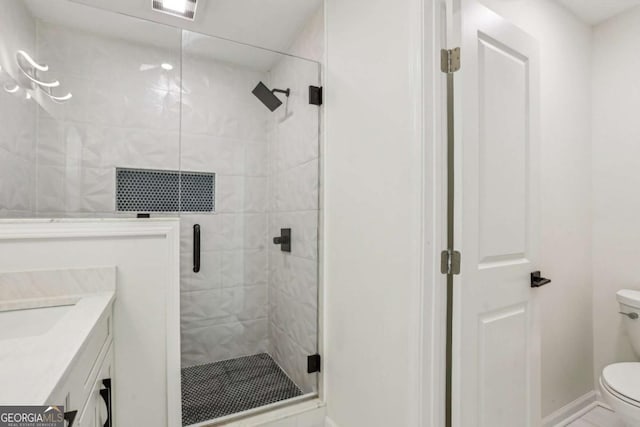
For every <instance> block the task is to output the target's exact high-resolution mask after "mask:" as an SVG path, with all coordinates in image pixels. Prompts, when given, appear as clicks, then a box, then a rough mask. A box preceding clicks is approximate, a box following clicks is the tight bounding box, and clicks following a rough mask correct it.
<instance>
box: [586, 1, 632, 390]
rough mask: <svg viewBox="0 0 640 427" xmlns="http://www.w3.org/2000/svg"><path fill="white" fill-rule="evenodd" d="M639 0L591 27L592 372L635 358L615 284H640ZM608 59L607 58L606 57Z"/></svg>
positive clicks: (597, 372) (622, 285)
mask: <svg viewBox="0 0 640 427" xmlns="http://www.w3.org/2000/svg"><path fill="white" fill-rule="evenodd" d="M639 22H640V8H636V9H634V10H633V11H628V12H625V13H623V14H621V15H619V16H617V17H614V18H612V19H610V20H609V21H606V22H604V23H602V24H600V25H599V26H597V27H596V28H595V29H594V46H593V62H592V63H593V116H592V117H593V121H592V129H593V285H594V286H593V312H594V344H595V358H594V359H595V360H594V362H595V363H594V377H595V378H598V377H599V376H600V373H601V372H602V368H603V367H604V366H606V365H608V364H610V363H614V362H621V361H636V360H637V357H636V356H635V355H634V354H633V351H632V349H631V346H630V343H629V339H628V337H627V336H626V332H625V330H624V328H623V324H622V319H621V316H620V315H619V314H618V311H619V310H618V309H619V307H618V303H617V301H616V295H615V294H616V291H618V290H619V289H625V288H628V289H640V263H639V262H638V254H639V253H640V251H639V249H638V242H640V219H639V217H638V212H640V196H639V194H640V193H639V191H638V188H640V174H639V173H638V170H640V121H639V120H638V114H640V91H638V85H637V84H635V82H637V80H638V76H639V75H640V58H639V57H638V55H636V54H633V52H636V51H637V49H638V46H639V45H640V26H639V25H638V23H639ZM612 64H613V65H612Z"/></svg>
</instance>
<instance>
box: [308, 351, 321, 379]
mask: <svg viewBox="0 0 640 427" xmlns="http://www.w3.org/2000/svg"><path fill="white" fill-rule="evenodd" d="M320 362H321V357H320V355H319V354H312V355H311V356H307V373H308V374H313V373H314V372H320Z"/></svg>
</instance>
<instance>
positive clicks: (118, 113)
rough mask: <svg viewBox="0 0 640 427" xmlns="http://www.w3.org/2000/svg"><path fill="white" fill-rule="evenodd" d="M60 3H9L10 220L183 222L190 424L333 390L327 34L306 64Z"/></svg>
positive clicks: (3, 109) (5, 65) (6, 151)
mask: <svg viewBox="0 0 640 427" xmlns="http://www.w3.org/2000/svg"><path fill="white" fill-rule="evenodd" d="M46 3H47V4H48V5H49V6H51V5H52V4H53V5H54V6H55V7H44V2H38V1H29V0H28V1H26V2H23V1H18V0H10V2H7V3H6V4H5V5H4V7H11V8H17V9H21V10H20V14H22V15H24V17H25V19H24V22H19V23H16V25H19V26H20V29H19V30H20V31H18V32H16V31H13V32H12V35H11V37H9V35H8V34H3V37H1V38H0V66H1V67H2V70H1V71H0V84H1V85H2V88H3V90H0V113H1V114H0V117H2V121H3V123H2V125H3V126H2V127H3V134H2V135H1V136H0V162H1V167H0V170H1V172H0V174H1V176H0V182H2V185H3V188H2V192H1V193H2V199H1V200H0V215H1V216H2V217H5V218H15V217H26V218H29V217H32V218H36V217H40V218H42V217H44V218H75V217H91V218H96V217H105V218H122V217H124V218H130V217H138V218H140V221H145V220H146V219H145V218H148V217H150V218H152V219H153V218H154V217H162V216H179V217H180V222H181V249H180V252H181V278H180V291H181V298H180V306H181V325H180V327H181V355H182V411H183V412H182V417H183V425H198V424H200V423H204V422H206V421H210V420H218V421H223V420H228V419H230V418H233V417H237V416H239V415H245V414H247V413H250V412H252V411H259V410H264V409H265V408H271V407H273V406H277V405H281V404H285V403H288V402H292V401H299V400H303V399H308V398H311V397H315V396H317V393H318V371H319V369H320V360H319V357H320V356H319V355H318V351H319V350H318V262H319V261H318V240H319V225H318V224H319V219H320V205H319V189H320V185H319V183H320V174H319V171H320V151H319V147H320V145H319V140H320V135H319V129H320V120H321V107H320V105H319V104H320V103H321V102H320V99H321V76H320V65H319V63H318V62H316V61H314V60H312V59H308V58H309V57H313V56H314V55H311V54H310V53H309V54H308V55H307V54H306V50H308V46H310V45H314V43H315V41H314V40H315V39H321V38H322V35H321V34H318V33H316V32H314V31H311V30H308V29H307V28H306V27H305V28H302V29H301V31H300V32H299V34H300V36H299V37H298V38H296V39H295V40H292V41H291V46H290V49H288V50H287V51H291V52H296V53H297V55H291V54H283V53H279V52H275V51H272V50H267V49H262V48H258V47H254V46H250V45H247V44H243V43H239V42H234V41H231V40H227V39H223V38H218V37H214V36H211V35H204V34H200V33H196V32H191V31H187V30H183V29H178V28H175V27H170V26H165V25H162V24H159V23H155V22H150V21H144V20H140V19H137V18H133V17H129V16H125V15H120V14H117V13H113V12H107V11H104V10H100V9H96V8H92V7H89V6H85V5H82V4H79V3H76V2H71V1H68V0H52V1H50V2H46ZM22 9H24V10H22ZM74 17H78V18H77V19H75V18H74ZM318 19H321V17H320V16H319V15H318V14H316V15H312V16H309V17H308V20H309V22H313V21H314V20H318ZM311 27H313V25H311ZM317 27H319V28H321V26H317ZM1 31H4V30H0V32H1ZM6 31H9V30H6ZM314 38H315V39H314ZM305 49H306V50H305ZM18 50H20V51H24V52H25V53H26V54H27V55H29V58H30V59H31V60H32V61H33V64H31V62H29V61H26V59H25V58H24V57H18V56H19V54H17V51H18ZM16 55H18V56H16ZM305 56H307V57H306V58H305ZM21 58H22V59H21ZM45 65H46V67H45ZM38 67H40V68H38ZM41 68H42V69H41ZM44 68H46V70H44ZM34 79H35V80H37V82H34V81H33V80H34ZM54 81H56V82H58V83H59V85H58V86H57V87H59V92H56V94H60V96H59V97H60V98H63V99H53V98H51V96H49V95H48V94H47V91H46V90H45V89H46V88H47V86H43V85H42V84H41V83H45V84H46V83H51V82H54ZM67 93H68V94H69V95H70V96H67V95H66V94H67ZM62 95H64V97H63V96H62ZM247 411H249V412H247Z"/></svg>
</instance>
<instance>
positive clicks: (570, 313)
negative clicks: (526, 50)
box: [484, 0, 594, 416]
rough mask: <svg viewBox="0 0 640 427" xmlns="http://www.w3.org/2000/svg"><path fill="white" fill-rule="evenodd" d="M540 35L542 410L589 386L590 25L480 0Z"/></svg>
mask: <svg viewBox="0 0 640 427" xmlns="http://www.w3.org/2000/svg"><path fill="white" fill-rule="evenodd" d="M484 3H485V4H487V6H489V7H491V8H492V9H494V10H495V11H496V12H498V13H499V14H501V15H502V16H504V17H506V18H507V19H508V20H510V21H511V22H512V23H514V24H515V25H517V26H519V27H521V28H523V29H524V30H525V31H527V32H528V33H530V34H531V35H533V36H534V37H535V38H536V39H537V40H538V41H539V42H540V52H541V70H540V71H541V81H540V84H541V127H542V128H541V159H540V161H541V162H540V165H541V179H542V182H541V187H540V190H541V203H542V206H541V227H542V229H541V242H540V243H541V246H540V248H541V261H540V267H541V269H542V271H543V275H544V276H545V277H549V278H551V279H552V280H553V282H552V283H551V284H550V285H548V286H546V287H544V288H540V289H539V290H537V293H538V296H539V298H540V300H539V303H540V307H541V319H540V320H541V333H542V412H543V416H546V415H548V414H550V413H552V412H553V411H555V410H557V409H559V408H561V407H563V406H565V405H566V404H568V403H570V402H572V401H573V400H575V399H577V398H578V397H580V396H582V395H584V394H586V393H588V392H589V391H591V390H593V387H594V385H593V379H592V375H590V374H589V372H590V370H591V369H592V368H591V367H592V364H593V361H592V360H593V358H592V348H593V347H592V345H593V338H592V326H591V319H592V313H591V272H590V269H589V266H590V265H591V250H590V246H591V212H590V210H591V209H590V191H591V168H590V164H591V149H590V139H591V136H590V129H589V122H590V103H591V96H590V67H591V29H590V28H589V27H588V26H587V25H586V24H584V23H582V22H581V21H579V20H578V18H576V17H575V16H573V15H572V14H571V13H570V12H568V11H567V10H565V9H564V8H562V7H561V6H559V5H558V4H557V3H555V2H553V1H550V0H517V1H506V0H485V1H484Z"/></svg>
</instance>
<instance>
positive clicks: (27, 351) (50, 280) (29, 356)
mask: <svg viewBox="0 0 640 427" xmlns="http://www.w3.org/2000/svg"><path fill="white" fill-rule="evenodd" d="M115 280H116V271H115V268H114V267H107V268H104V267H102V268H93V269H82V270H57V271H31V272H15V273H14V272H11V273H0V384H2V386H0V405H45V404H48V403H49V402H47V399H48V398H49V396H50V395H51V393H52V392H53V390H54V389H55V388H56V386H57V385H58V384H59V383H60V382H61V381H62V380H63V379H64V378H65V377H66V375H67V373H68V370H69V369H70V368H71V366H72V365H73V363H74V361H75V359H76V357H78V356H79V354H80V353H81V351H82V349H83V347H84V346H85V345H86V343H87V341H88V338H89V337H90V336H91V334H92V333H93V332H94V329H95V328H96V326H97V325H98V324H99V322H100V320H101V319H102V318H103V317H104V316H107V315H108V314H109V313H110V311H111V308H112V305H113V301H114V299H115V293H116V288H115Z"/></svg>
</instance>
